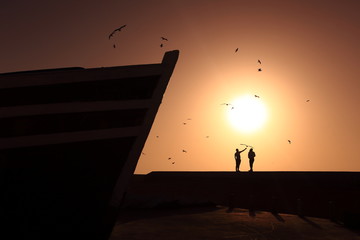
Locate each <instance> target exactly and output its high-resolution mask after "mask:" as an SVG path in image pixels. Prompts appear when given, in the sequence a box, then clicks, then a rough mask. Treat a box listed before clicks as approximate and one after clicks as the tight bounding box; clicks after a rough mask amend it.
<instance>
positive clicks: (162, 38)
mask: <svg viewBox="0 0 360 240" xmlns="http://www.w3.org/2000/svg"><path fill="white" fill-rule="evenodd" d="M161 40H164V41H169V40H168V39H167V38H165V37H161Z"/></svg>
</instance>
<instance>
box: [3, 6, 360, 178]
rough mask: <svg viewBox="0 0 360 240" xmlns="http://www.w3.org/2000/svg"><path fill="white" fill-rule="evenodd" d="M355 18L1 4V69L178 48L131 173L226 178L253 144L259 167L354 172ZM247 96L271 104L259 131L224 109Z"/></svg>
mask: <svg viewBox="0 0 360 240" xmlns="http://www.w3.org/2000/svg"><path fill="white" fill-rule="evenodd" d="M89 2H90V3H89ZM359 12H360V2H359V1H357V0H352V1H340V0H339V1H295V0H279V1H262V0H258V1H245V0H244V1H241V0H238V1H235V0H234V1H229V0H222V1H215V0H206V1H205V0H201V1H190V0H186V1H180V0H178V1H174V0H167V1H165V0H162V1H160V0H158V1H145V0H142V1H130V0H129V1H76V3H74V2H73V1H70V0H63V1H51V3H50V1H44V0H43V1H40V0H34V1H31V3H30V1H11V2H10V1H8V2H7V3H2V6H1V8H0V27H1V29H2V30H1V36H2V40H1V45H0V52H1V55H0V72H11V71H20V70H31V69H44V68H58V67H72V66H81V67H86V68H90V67H102V66H104V67H105V66H118V65H128V64H140V63H153V62H160V61H161V59H162V56H163V54H164V52H165V51H168V50H173V49H179V50H180V58H179V61H178V63H177V66H176V68H175V71H174V74H173V76H172V78H171V81H170V84H169V86H168V89H167V91H166V93H165V95H164V99H163V104H162V105H161V107H160V109H159V112H158V115H157V117H156V120H155V122H154V125H153V128H152V130H151V133H150V135H149V137H148V140H147V142H146V145H145V147H144V153H145V155H142V156H141V158H140V160H139V163H138V166H137V169H136V173H148V172H150V171H233V170H234V159H233V154H234V151H235V148H238V147H239V148H241V147H242V146H240V145H239V144H240V143H248V144H250V145H252V146H254V151H255V152H256V154H257V157H256V160H255V164H254V169H255V171H256V170H258V171H359V170H360V161H359V160H360V151H358V149H359V147H360V140H359V135H360V126H359V122H360V110H359V107H358V104H359V103H360V94H359V90H360V79H359V75H360V67H359V60H358V59H359V55H360V47H359V42H360V15H359V14H358V13H359ZM123 24H127V27H126V28H124V29H123V31H122V32H120V33H117V34H116V35H115V36H114V38H113V39H112V40H109V39H108V35H109V33H110V32H111V31H112V30H113V29H115V28H117V27H119V26H121V25H123ZM161 36H164V37H167V38H168V39H169V41H168V42H163V43H164V47H163V48H160V44H161V43H162V42H161V39H160V37H161ZM113 44H116V48H113ZM236 48H239V51H238V52H237V53H235V49H236ZM258 59H261V61H262V65H261V67H262V69H263V71H262V72H258V71H257V69H258V67H259V64H258V63H257V60H258ZM242 94H251V95H253V94H257V95H259V96H260V97H261V100H262V101H263V102H264V103H265V104H266V106H267V109H268V112H269V118H268V121H267V123H266V125H265V126H264V127H263V129H262V130H261V131H258V132H256V133H253V134H244V133H241V132H238V131H236V130H235V129H234V128H233V127H232V126H231V125H230V124H229V121H228V119H227V111H229V110H228V109H227V108H226V107H224V106H221V105H220V104H221V103H224V102H231V101H232V100H233V99H234V98H236V97H238V96H241V95H242ZM307 99H310V102H308V103H306V100H307ZM188 118H191V120H187V119H188ZM183 122H187V124H186V125H183ZM156 136H159V138H157V137H156ZM206 136H209V138H206ZM288 139H291V140H292V144H288V142H287V140H288ZM182 149H185V150H186V151H187V153H183V152H182ZM168 157H171V158H172V160H171V161H169V160H168ZM242 159H243V161H242V165H241V167H240V169H241V170H248V167H249V165H248V161H247V156H246V154H245V153H243V154H242ZM172 161H174V162H175V164H172Z"/></svg>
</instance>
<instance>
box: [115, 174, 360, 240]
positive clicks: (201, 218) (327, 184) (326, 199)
mask: <svg viewBox="0 0 360 240" xmlns="http://www.w3.org/2000/svg"><path fill="white" fill-rule="evenodd" d="M359 202H360V173H356V172H254V173H248V172H241V173H234V172H152V173H150V174H147V175H134V177H133V179H132V183H131V184H130V187H129V189H128V192H127V195H126V198H125V200H124V202H123V211H122V212H121V213H120V215H119V219H118V222H117V225H116V227H115V229H114V231H113V239H116V236H124V238H123V239H141V238H137V237H136V236H137V235H138V234H140V235H141V234H142V233H143V232H148V233H149V236H153V237H156V236H160V235H162V234H165V235H167V236H171V237H172V238H169V239H258V240H259V239H290V238H293V236H294V235H296V236H298V235H299V234H300V235H299V236H303V238H293V239H359V238H358V236H359V235H358V232H359V229H360V204H359ZM204 206H208V207H209V206H210V207H212V209H211V210H210V211H204V212H201V213H197V212H196V211H202V210H200V209H204V208H203V207H204ZM215 206H222V208H217V207H215ZM190 209H192V210H190ZM189 211H190V213H189ZM191 211H195V212H191ZM185 213H189V214H185ZM249 213H250V215H251V216H249ZM254 213H255V215H254ZM131 216H132V218H131ZM186 229H188V231H187V230H186ZM330 229H332V230H330ZM132 231H135V232H137V233H134V232H132ZM184 231H185V232H184ZM244 231H245V232H244ZM334 231H335V232H334ZM179 232H184V233H183V234H182V235H181V236H183V237H182V238H176V236H174V235H177V234H178V233H179ZM192 232H193V233H192ZM265 233H266V234H265ZM267 233H269V234H270V235H267ZM328 233H329V234H328ZM126 234H129V235H127V236H125V235H126ZM152 234H155V235H152ZM184 234H185V235H186V234H189V236H187V237H185V235H184ZM282 234H285V235H286V236H287V237H281V236H282ZM339 234H340V235H341V234H344V236H345V235H346V236H347V237H346V238H345V237H340V236H339ZM352 234H355V235H352ZM130 235H131V237H130ZM208 235H209V236H208ZM210 236H217V237H213V238H211V237H210ZM240 236H242V237H240ZM299 236H298V237H299ZM310 236H322V238H311V237H310ZM334 236H337V238H335V237H334ZM354 236H356V237H354ZM143 237H144V236H143ZM150 238H151V237H149V239H150ZM142 239H146V237H144V238H142Z"/></svg>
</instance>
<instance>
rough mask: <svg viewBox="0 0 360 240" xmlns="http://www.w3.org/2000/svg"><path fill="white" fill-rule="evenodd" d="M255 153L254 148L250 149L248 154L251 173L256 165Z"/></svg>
mask: <svg viewBox="0 0 360 240" xmlns="http://www.w3.org/2000/svg"><path fill="white" fill-rule="evenodd" d="M255 156H256V154H255V152H254V150H253V149H252V148H250V150H249V153H248V157H249V164H250V170H249V172H252V171H253V165H254V161H255Z"/></svg>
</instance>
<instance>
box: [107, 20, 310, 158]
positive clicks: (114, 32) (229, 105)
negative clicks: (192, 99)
mask: <svg viewBox="0 0 360 240" xmlns="http://www.w3.org/2000/svg"><path fill="white" fill-rule="evenodd" d="M126 26H127V25H126V24H125V25H122V26H120V27H119V28H116V29H114V30H113V31H112V32H111V33H110V34H109V36H108V38H109V40H110V39H111V38H113V37H114V35H115V34H116V33H117V32H121V31H122V29H124V28H125V27H126ZM160 39H161V43H160V47H161V48H162V47H164V43H165V42H168V41H169V39H168V38H166V37H160ZM113 48H116V45H115V44H113ZM238 51H239V48H236V49H235V53H237V52H238ZM257 62H258V64H260V65H262V62H261V60H260V59H258V61H257ZM261 71H262V68H261V67H259V68H258V72H261ZM254 97H256V98H260V96H259V95H256V94H255V95H254ZM306 102H310V100H309V99H307V100H306ZM221 105H225V106H227V107H231V109H234V106H233V105H232V104H231V103H222V104H221ZM187 120H191V118H188V119H187ZM186 124H187V122H183V125H186ZM156 138H159V136H156ZM206 138H209V136H206ZM287 141H288V143H289V144H291V140H287ZM240 145H244V146H246V147H250V148H253V147H252V146H250V145H248V144H243V143H241V144H240ZM182 152H183V153H187V150H185V149H183V150H182ZM142 154H143V155H145V153H144V152H142ZM168 160H172V157H168ZM171 164H175V162H174V161H171Z"/></svg>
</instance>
